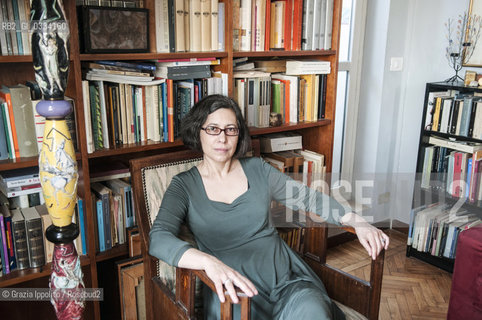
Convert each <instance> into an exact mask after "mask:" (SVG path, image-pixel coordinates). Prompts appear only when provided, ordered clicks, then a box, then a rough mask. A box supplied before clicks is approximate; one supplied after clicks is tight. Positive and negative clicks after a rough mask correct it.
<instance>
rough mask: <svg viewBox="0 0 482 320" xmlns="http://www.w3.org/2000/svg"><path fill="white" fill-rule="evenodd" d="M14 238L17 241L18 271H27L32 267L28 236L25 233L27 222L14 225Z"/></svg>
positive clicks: (18, 222)
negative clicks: (29, 257)
mask: <svg viewBox="0 0 482 320" xmlns="http://www.w3.org/2000/svg"><path fill="white" fill-rule="evenodd" d="M13 238H14V241H15V254H16V258H17V269H19V270H22V269H26V268H28V267H30V264H29V260H28V246H27V235H26V232H25V222H24V221H23V220H21V221H17V222H15V223H13Z"/></svg>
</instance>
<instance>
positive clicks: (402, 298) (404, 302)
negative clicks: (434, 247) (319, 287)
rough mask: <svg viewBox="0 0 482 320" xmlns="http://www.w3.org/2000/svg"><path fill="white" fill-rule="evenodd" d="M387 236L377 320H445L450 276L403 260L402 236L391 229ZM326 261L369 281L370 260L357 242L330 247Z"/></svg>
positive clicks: (419, 262) (408, 259) (415, 262)
mask: <svg viewBox="0 0 482 320" xmlns="http://www.w3.org/2000/svg"><path fill="white" fill-rule="evenodd" d="M387 233H388V234H389V236H390V246H389V248H388V250H387V252H386V253H385V265H384V273H383V284H382V295H381V302H380V313H379V319H382V320H386V319H401V320H406V319H414V320H415V319H417V320H418V319H445V318H446V316H447V310H448V304H449V297H450V286H451V283H452V274H451V273H448V272H446V271H443V270H441V269H439V268H436V267H434V266H432V265H430V264H427V263H425V262H422V261H420V260H417V259H415V258H407V257H406V256H405V251H406V241H407V240H406V239H407V236H406V234H404V233H401V232H398V231H395V230H390V231H388V232H387ZM327 262H328V263H329V264H330V265H331V266H334V267H336V268H339V269H341V270H343V271H346V272H348V273H350V274H352V275H355V276H357V277H359V278H362V279H365V280H369V277H370V258H369V257H368V255H367V253H366V251H365V249H363V247H362V246H361V245H360V244H359V242H358V240H355V241H350V242H347V243H345V244H342V245H339V246H336V247H334V248H331V249H330V250H329V253H328V258H327ZM467 320H468V319H467Z"/></svg>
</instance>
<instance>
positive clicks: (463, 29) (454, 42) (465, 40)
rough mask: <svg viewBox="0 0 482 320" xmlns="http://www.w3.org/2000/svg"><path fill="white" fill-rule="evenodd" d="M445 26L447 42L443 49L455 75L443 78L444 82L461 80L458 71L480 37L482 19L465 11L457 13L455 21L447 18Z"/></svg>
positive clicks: (472, 51)
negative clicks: (461, 13)
mask: <svg viewBox="0 0 482 320" xmlns="http://www.w3.org/2000/svg"><path fill="white" fill-rule="evenodd" d="M445 27H446V28H447V30H446V32H447V34H446V35H447V40H448V43H449V44H448V46H447V48H446V50H445V56H446V58H447V62H448V64H449V66H450V67H452V68H453V69H454V71H455V75H454V76H453V77H451V78H449V79H447V80H445V82H457V81H459V80H460V81H463V79H462V78H461V77H460V76H459V71H460V70H461V69H462V66H463V65H464V64H466V63H467V62H468V61H469V59H470V57H472V54H473V53H474V49H475V46H476V45H477V42H478V40H479V37H480V29H481V28H482V19H481V17H480V16H478V15H476V14H473V15H469V14H468V13H467V12H464V14H463V15H459V19H458V20H457V21H454V19H451V18H449V19H448V21H447V22H446V23H445Z"/></svg>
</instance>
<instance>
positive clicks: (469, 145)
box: [428, 136, 482, 153]
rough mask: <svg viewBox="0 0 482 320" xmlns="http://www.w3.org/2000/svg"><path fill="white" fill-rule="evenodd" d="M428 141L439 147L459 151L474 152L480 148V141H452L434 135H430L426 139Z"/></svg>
mask: <svg viewBox="0 0 482 320" xmlns="http://www.w3.org/2000/svg"><path fill="white" fill-rule="evenodd" d="M428 143H430V144H433V145H436V146H439V147H445V148H448V149H452V150H456V151H460V152H467V153H474V152H476V151H479V150H482V143H474V142H466V141H452V140H449V139H443V138H439V137H435V136H431V137H430V138H429V139H428Z"/></svg>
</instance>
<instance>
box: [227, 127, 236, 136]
mask: <svg viewBox="0 0 482 320" xmlns="http://www.w3.org/2000/svg"><path fill="white" fill-rule="evenodd" d="M224 132H226V135H228V136H237V135H238V134H239V129H238V128H232V127H229V128H226V129H224Z"/></svg>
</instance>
